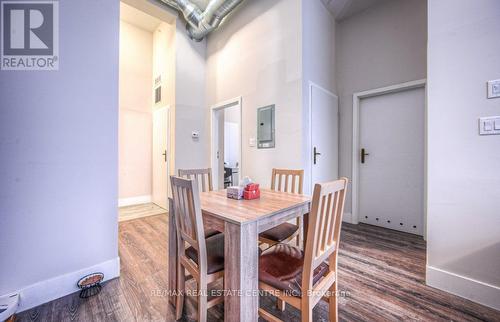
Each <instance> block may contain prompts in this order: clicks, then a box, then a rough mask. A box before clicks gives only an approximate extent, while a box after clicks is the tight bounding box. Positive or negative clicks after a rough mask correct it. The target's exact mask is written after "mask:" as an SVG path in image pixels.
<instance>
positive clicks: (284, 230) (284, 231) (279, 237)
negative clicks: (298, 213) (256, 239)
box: [260, 222, 299, 243]
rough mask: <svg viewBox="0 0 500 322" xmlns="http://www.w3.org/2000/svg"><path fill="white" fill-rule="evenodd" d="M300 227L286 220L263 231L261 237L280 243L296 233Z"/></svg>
mask: <svg viewBox="0 0 500 322" xmlns="http://www.w3.org/2000/svg"><path fill="white" fill-rule="evenodd" d="M298 229H299V226H297V225H294V224H291V223H288V222H286V223H283V224H280V225H278V226H276V227H273V228H271V229H268V230H266V231H264V232H262V233H261V234H260V237H263V238H265V239H269V240H274V241H275V242H278V243H280V242H282V241H284V240H285V239H287V238H288V237H290V236H292V235H293V234H295V232H296V231H297V230H298Z"/></svg>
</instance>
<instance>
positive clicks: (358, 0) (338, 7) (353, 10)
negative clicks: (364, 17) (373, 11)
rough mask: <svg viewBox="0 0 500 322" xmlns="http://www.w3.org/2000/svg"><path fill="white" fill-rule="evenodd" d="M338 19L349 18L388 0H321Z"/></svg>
mask: <svg viewBox="0 0 500 322" xmlns="http://www.w3.org/2000/svg"><path fill="white" fill-rule="evenodd" d="M321 1H323V3H324V4H325V7H326V8H327V9H328V10H329V11H330V12H331V13H332V14H333V16H334V17H335V19H336V20H337V21H341V20H343V19H347V18H349V17H351V16H353V15H355V14H357V13H360V12H362V11H365V10H366V9H368V8H370V7H373V6H375V5H377V4H380V3H382V2H384V1H387V0H321Z"/></svg>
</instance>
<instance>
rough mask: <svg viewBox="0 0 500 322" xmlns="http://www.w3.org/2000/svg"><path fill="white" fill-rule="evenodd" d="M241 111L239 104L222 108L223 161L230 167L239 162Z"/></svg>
mask: <svg viewBox="0 0 500 322" xmlns="http://www.w3.org/2000/svg"><path fill="white" fill-rule="evenodd" d="M240 123H241V113H240V108H239V106H234V107H229V108H225V109H224V163H227V164H228V165H229V166H230V167H236V163H238V165H239V164H241V160H240V150H241V130H240Z"/></svg>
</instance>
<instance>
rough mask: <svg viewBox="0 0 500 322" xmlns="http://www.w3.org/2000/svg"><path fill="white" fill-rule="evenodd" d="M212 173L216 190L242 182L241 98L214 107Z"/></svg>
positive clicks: (212, 117)
mask: <svg viewBox="0 0 500 322" xmlns="http://www.w3.org/2000/svg"><path fill="white" fill-rule="evenodd" d="M211 124H212V144H211V145H212V156H211V159H212V171H213V178H214V189H224V188H227V187H229V186H236V185H239V182H240V180H241V97H239V98H236V99H232V100H229V101H226V102H221V103H219V104H216V105H215V106H213V107H212V113H211Z"/></svg>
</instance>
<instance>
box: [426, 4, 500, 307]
mask: <svg viewBox="0 0 500 322" xmlns="http://www.w3.org/2000/svg"><path fill="white" fill-rule="evenodd" d="M499 34H500V2H499V1H497V0H480V1H472V2H471V1H468V0H430V1H429V48H428V55H429V56H428V57H429V69H428V70H429V78H428V80H429V81H428V219H427V239H428V244H427V283H428V284H429V285H431V286H435V287H438V288H441V289H444V290H446V291H449V292H452V293H455V294H458V295H461V296H463V297H466V298H469V299H472V300H475V301H477V302H480V303H483V304H485V305H489V306H491V307H494V308H496V309H500V274H499V272H500V136H479V135H478V118H479V117H481V116H493V115H500V99H491V100H488V99H486V85H485V84H486V81H487V80H491V79H498V78H500V60H499V59H498V57H499V53H500V42H499V41H498V39H499V38H498V35H499Z"/></svg>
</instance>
